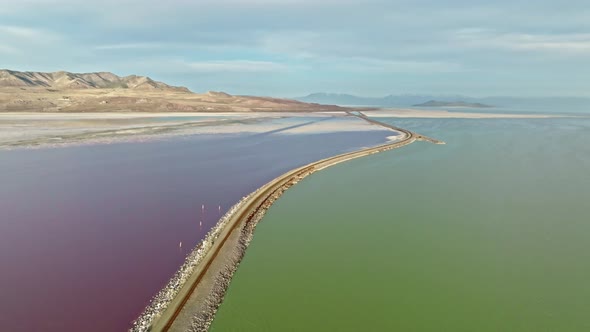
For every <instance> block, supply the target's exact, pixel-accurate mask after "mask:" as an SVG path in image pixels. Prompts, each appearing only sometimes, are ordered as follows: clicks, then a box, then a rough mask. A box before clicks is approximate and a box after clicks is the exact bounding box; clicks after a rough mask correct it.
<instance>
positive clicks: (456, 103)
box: [412, 100, 494, 108]
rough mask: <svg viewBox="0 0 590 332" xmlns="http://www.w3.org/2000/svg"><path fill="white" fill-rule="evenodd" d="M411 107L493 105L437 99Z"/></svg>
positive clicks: (476, 106)
mask: <svg viewBox="0 0 590 332" xmlns="http://www.w3.org/2000/svg"><path fill="white" fill-rule="evenodd" d="M412 106H413V107H469V108H490V107H494V106H491V105H486V104H482V103H468V102H465V101H439V100H429V101H427V102H425V103H421V104H415V105H412Z"/></svg>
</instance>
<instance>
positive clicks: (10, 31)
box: [0, 25, 61, 43]
mask: <svg viewBox="0 0 590 332" xmlns="http://www.w3.org/2000/svg"><path fill="white" fill-rule="evenodd" d="M0 37H1V38H2V39H3V40H7V39H12V40H17V41H18V42H19V43H48V42H55V41H57V40H59V39H61V36H60V35H58V34H56V33H54V32H52V31H49V30H44V29H38V28H30V27H25V26H16V25H0Z"/></svg>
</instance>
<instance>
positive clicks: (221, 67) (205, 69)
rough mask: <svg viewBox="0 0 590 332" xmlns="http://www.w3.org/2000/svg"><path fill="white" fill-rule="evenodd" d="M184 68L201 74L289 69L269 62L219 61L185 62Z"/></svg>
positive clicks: (282, 70) (283, 70)
mask: <svg viewBox="0 0 590 332" xmlns="http://www.w3.org/2000/svg"><path fill="white" fill-rule="evenodd" d="M186 66H187V67H188V68H190V69H191V70H192V71H195V72H201V73H217V72H242V73H255V72H285V71H288V70H289V67H288V66H286V65H284V64H281V63H277V62H271V61H251V60H220V61H199V62H187V63H186Z"/></svg>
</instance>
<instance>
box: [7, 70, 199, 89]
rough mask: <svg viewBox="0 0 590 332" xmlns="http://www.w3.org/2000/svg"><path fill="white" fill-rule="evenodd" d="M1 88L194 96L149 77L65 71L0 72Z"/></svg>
mask: <svg viewBox="0 0 590 332" xmlns="http://www.w3.org/2000/svg"><path fill="white" fill-rule="evenodd" d="M0 87H39V88H49V89H57V90H70V89H113V88H120V89H134V90H148V91H150V90H162V91H178V92H190V91H189V90H188V89H187V88H185V87H175V86H170V85H168V84H165V83H162V82H157V81H154V80H152V79H151V78H149V77H145V76H136V75H131V76H125V77H119V76H117V75H115V74H113V73H108V72H100V73H86V74H76V73H69V72H65V71H58V72H54V73H42V72H29V71H27V72H20V71H14V70H6V69H3V70H0Z"/></svg>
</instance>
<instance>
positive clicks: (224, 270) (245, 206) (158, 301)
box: [130, 115, 444, 332]
mask: <svg viewBox="0 0 590 332" xmlns="http://www.w3.org/2000/svg"><path fill="white" fill-rule="evenodd" d="M357 117H359V118H361V119H363V120H366V121H369V122H372V123H374V124H380V125H382V126H384V127H386V128H389V129H390V130H393V131H396V132H399V133H401V135H402V137H400V139H399V140H396V141H393V142H388V143H385V144H381V145H378V146H375V147H371V148H365V149H362V150H358V151H353V152H349V153H344V154H340V155H337V156H333V157H329V158H325V159H322V160H319V161H316V162H313V163H310V164H307V165H305V166H302V167H299V168H296V169H294V170H291V171H289V172H287V173H285V174H283V175H281V176H279V177H277V178H275V179H274V180H272V181H270V182H269V183H267V184H265V185H264V186H262V187H260V188H259V189H257V190H256V191H254V192H253V193H251V194H250V195H248V196H246V197H245V198H244V199H242V200H241V201H240V202H239V203H238V204H237V205H236V206H234V208H232V209H231V210H230V212H232V213H231V214H230V213H229V212H228V214H227V215H226V216H224V217H223V218H222V219H220V222H218V224H217V225H216V226H215V227H214V229H212V231H211V232H212V233H215V234H216V235H215V237H214V238H213V241H212V242H211V244H210V246H209V248H207V249H206V252H205V250H202V249H203V248H204V245H198V246H197V247H195V249H193V251H192V252H191V254H189V256H187V261H186V262H185V264H183V266H182V267H181V270H180V271H179V272H178V273H177V274H175V276H174V277H173V279H172V280H171V281H170V282H169V284H168V285H167V286H166V287H165V288H164V289H163V290H162V291H161V292H160V293H162V292H164V293H166V294H168V296H166V297H165V298H162V297H160V298H159V297H158V296H156V298H154V300H153V301H152V303H151V304H150V305H149V306H148V307H147V308H146V310H145V311H144V313H143V314H142V315H141V316H140V317H139V318H138V319H137V320H136V321H135V322H134V324H133V327H132V328H131V330H130V331H133V332H140V331H177V330H178V331H186V330H187V329H188V330H190V331H206V330H207V329H208V328H209V326H210V324H211V322H212V321H213V318H214V316H215V313H216V311H217V309H218V308H219V305H220V304H221V302H222V300H223V296H224V295H225V292H226V290H227V288H228V287H229V283H230V280H231V277H232V275H233V273H234V272H235V270H236V269H237V267H238V265H239V263H240V261H241V259H242V257H243V256H244V253H245V250H246V248H247V246H248V244H249V242H250V240H251V238H252V236H253V232H254V229H255V227H256V224H257V223H258V222H259V221H260V220H261V219H262V217H263V216H264V214H265V213H266V211H267V210H268V209H269V208H270V206H271V205H272V204H273V203H274V201H276V200H277V199H278V198H279V197H280V196H281V195H282V194H283V193H284V192H285V191H286V190H287V189H288V188H290V187H291V186H293V185H294V184H296V183H297V182H299V181H300V180H301V179H303V178H305V177H307V176H309V175H311V174H313V173H314V172H316V171H319V170H323V169H325V168H328V167H330V166H333V165H336V164H339V163H342V162H345V161H348V160H352V159H356V158H360V157H364V156H368V155H372V154H375V153H379V152H383V151H388V150H392V149H396V148H400V147H403V146H405V145H408V144H411V143H413V142H415V141H416V140H425V141H430V142H432V143H437V144H444V143H443V142H440V141H436V140H433V139H429V138H427V137H424V136H421V135H417V134H415V133H413V132H411V131H408V130H405V129H402V128H397V127H393V126H390V125H387V124H384V123H381V122H377V121H375V120H369V119H368V118H366V117H365V116H364V115H361V116H357ZM236 232H238V233H236ZM219 237H222V240H221V241H215V240H216V239H218V238H219ZM228 241H229V242H228ZM226 243H227V245H226ZM217 257H221V258H223V259H218V258H217ZM191 259H192V260H193V261H192V262H191V261H190V260H191ZM187 265H189V266H192V267H193V268H192V269H190V270H187V269H183V268H184V267H185V266H187ZM181 281H182V282H181ZM194 296H196V297H197V298H196V299H195V300H193V301H191V299H192V298H193V297H194ZM162 299H163V300H162ZM189 302H190V303H189ZM189 306H190V307H191V309H190V310H189V309H186V308H188V307H189ZM187 311H188V312H187Z"/></svg>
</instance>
